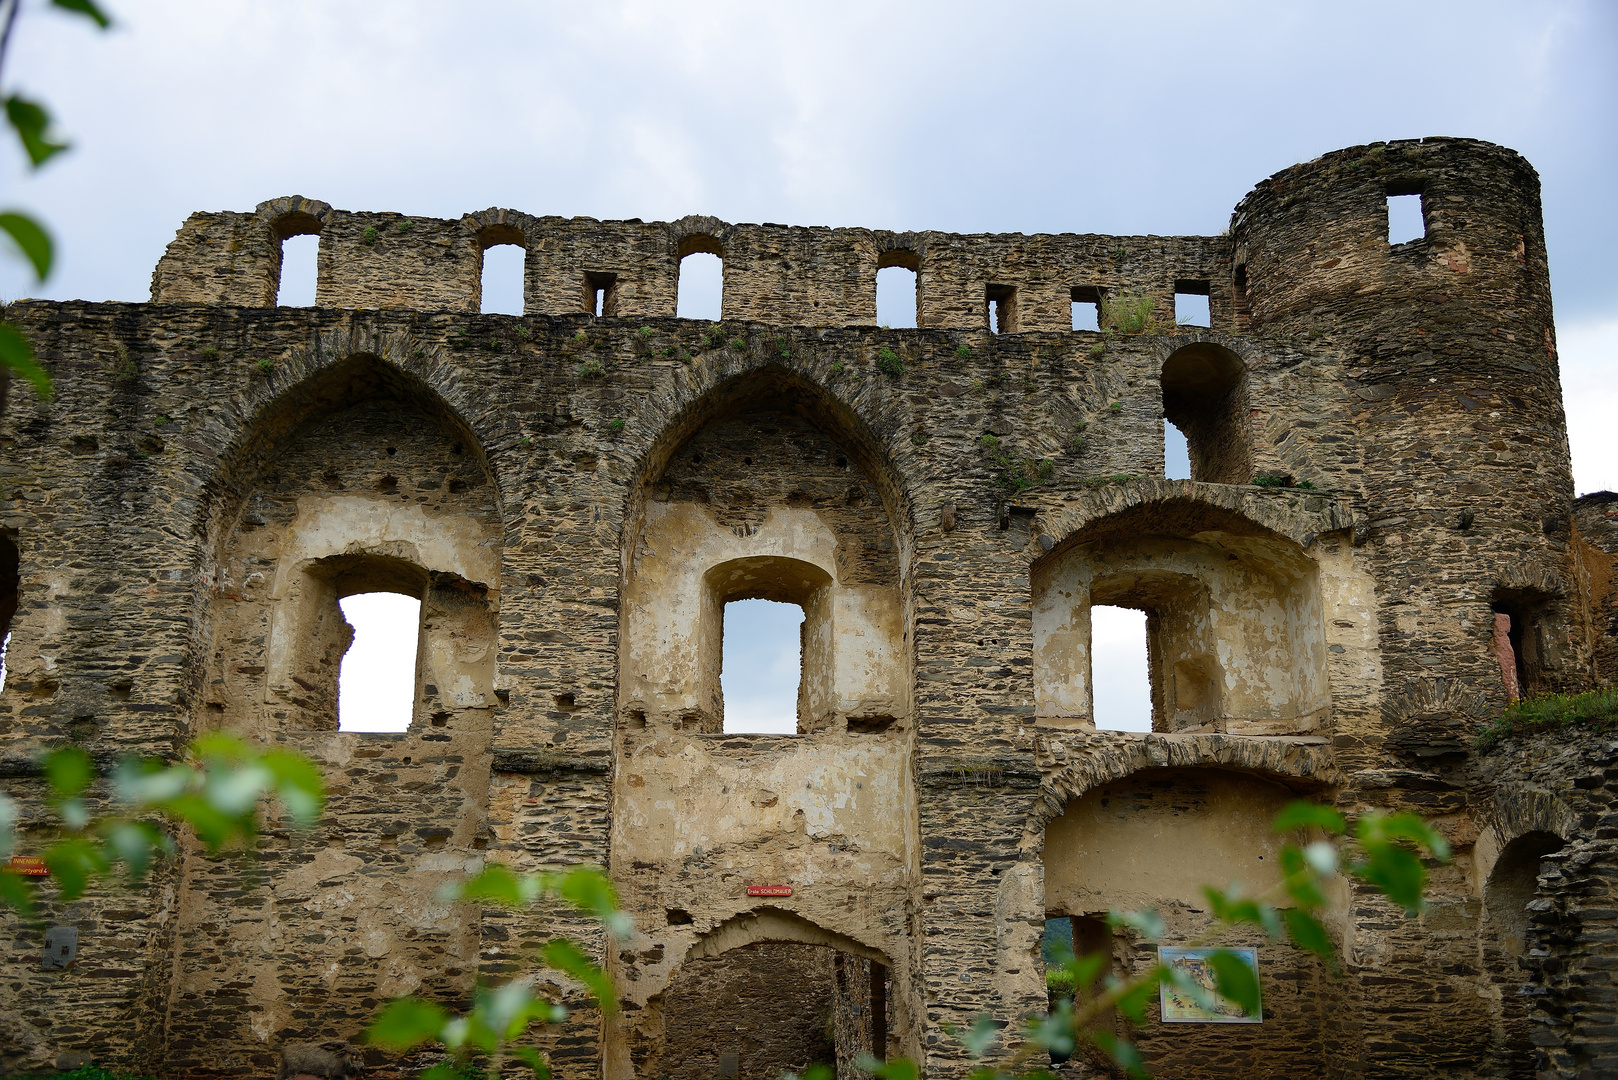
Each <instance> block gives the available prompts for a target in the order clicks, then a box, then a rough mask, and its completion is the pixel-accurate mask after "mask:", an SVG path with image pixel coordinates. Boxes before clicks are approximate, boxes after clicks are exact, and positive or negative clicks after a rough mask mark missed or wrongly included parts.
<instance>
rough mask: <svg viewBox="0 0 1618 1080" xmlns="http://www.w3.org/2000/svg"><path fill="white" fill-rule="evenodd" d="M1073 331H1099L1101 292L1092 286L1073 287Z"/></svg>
mask: <svg viewBox="0 0 1618 1080" xmlns="http://www.w3.org/2000/svg"><path fill="white" fill-rule="evenodd" d="M1071 295H1072V300H1073V329H1075V330H1100V329H1101V290H1100V289H1099V288H1098V287H1096V286H1094V285H1075V286H1073V290H1072V294H1071Z"/></svg>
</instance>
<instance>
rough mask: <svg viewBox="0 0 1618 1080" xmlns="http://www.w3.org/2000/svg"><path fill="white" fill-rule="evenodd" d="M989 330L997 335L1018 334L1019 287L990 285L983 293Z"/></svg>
mask: <svg viewBox="0 0 1618 1080" xmlns="http://www.w3.org/2000/svg"><path fill="white" fill-rule="evenodd" d="M983 298H984V303H985V306H986V308H987V312H986V314H987V315H988V320H989V329H990V330H991V331H993V332H994V333H996V334H1015V333H1016V332H1017V287H1016V286H1015V285H989V286H987V287H985V289H984V291H983Z"/></svg>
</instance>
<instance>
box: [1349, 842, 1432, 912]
mask: <svg viewBox="0 0 1618 1080" xmlns="http://www.w3.org/2000/svg"><path fill="white" fill-rule="evenodd" d="M1364 850H1365V858H1364V860H1363V861H1361V862H1360V863H1359V864H1358V865H1357V866H1355V867H1354V872H1355V874H1356V875H1357V876H1358V877H1360V878H1361V879H1363V880H1365V881H1368V882H1370V883H1371V884H1372V885H1375V886H1376V887H1377V888H1378V889H1380V890H1381V891H1382V892H1383V894H1385V895H1386V896H1387V898H1388V899H1389V900H1392V901H1393V902H1394V903H1395V904H1398V905H1399V906H1400V907H1402V908H1404V909H1405V913H1406V914H1409V915H1416V914H1419V913H1420V912H1421V909H1422V904H1423V901H1422V892H1423V890H1424V889H1425V888H1426V885H1427V868H1426V867H1424V866H1422V865H1421V860H1420V859H1418V858H1416V856H1415V854H1414V853H1413V852H1411V851H1410V850H1409V849H1407V848H1402V847H1396V846H1395V845H1393V844H1388V843H1379V844H1374V845H1366V846H1365V849H1364Z"/></svg>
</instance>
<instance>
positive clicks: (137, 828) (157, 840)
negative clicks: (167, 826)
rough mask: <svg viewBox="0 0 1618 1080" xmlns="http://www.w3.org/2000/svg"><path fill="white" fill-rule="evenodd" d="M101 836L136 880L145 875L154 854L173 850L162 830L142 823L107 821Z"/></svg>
mask: <svg viewBox="0 0 1618 1080" xmlns="http://www.w3.org/2000/svg"><path fill="white" fill-rule="evenodd" d="M102 835H103V836H104V837H105V838H106V841H107V845H108V846H109V847H110V848H112V851H113V854H115V855H116V856H117V857H118V858H120V859H122V860H123V861H124V862H125V863H126V864H128V866H129V872H130V874H131V875H132V876H134V877H136V878H139V877H142V876H144V875H145V873H146V869H147V867H148V866H150V865H151V862H152V856H153V854H154V853H155V852H158V851H163V852H168V851H171V850H172V849H173V843H172V842H171V841H170V840H169V838H168V837H167V836H166V835H164V834H163V832H162V830H160V829H158V828H157V827H156V826H154V825H149V824H147V823H146V822H142V821H109V822H107V823H106V824H105V825H104V826H103V828H102Z"/></svg>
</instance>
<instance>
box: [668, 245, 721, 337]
mask: <svg viewBox="0 0 1618 1080" xmlns="http://www.w3.org/2000/svg"><path fill="white" fill-rule="evenodd" d="M679 256H680V279H679V283H678V284H677V285H676V287H675V290H676V291H675V297H674V313H675V314H676V315H677V316H679V317H680V318H682V319H707V320H708V321H709V322H718V321H719V320H720V319H721V318H723V317H724V316H723V312H724V307H725V252H724V249H723V248H721V247H720V246H719V241H718V240H716V239H714V238H713V237H711V236H688V237H686V238H685V239H684V240H683V241H681V243H680V249H679Z"/></svg>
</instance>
